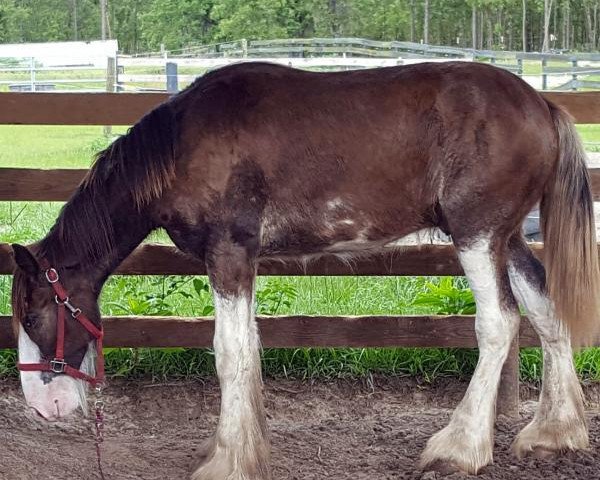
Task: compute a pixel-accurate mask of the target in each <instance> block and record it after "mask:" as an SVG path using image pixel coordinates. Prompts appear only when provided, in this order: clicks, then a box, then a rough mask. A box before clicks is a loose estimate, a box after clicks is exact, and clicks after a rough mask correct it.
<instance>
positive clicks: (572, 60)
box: [571, 58, 577, 92]
mask: <svg viewBox="0 0 600 480" xmlns="http://www.w3.org/2000/svg"><path fill="white" fill-rule="evenodd" d="M571 67H572V68H573V71H572V72H571V74H572V78H573V86H572V87H571V90H573V91H574V92H576V91H577V73H576V72H577V70H576V69H577V59H576V58H572V59H571Z"/></svg>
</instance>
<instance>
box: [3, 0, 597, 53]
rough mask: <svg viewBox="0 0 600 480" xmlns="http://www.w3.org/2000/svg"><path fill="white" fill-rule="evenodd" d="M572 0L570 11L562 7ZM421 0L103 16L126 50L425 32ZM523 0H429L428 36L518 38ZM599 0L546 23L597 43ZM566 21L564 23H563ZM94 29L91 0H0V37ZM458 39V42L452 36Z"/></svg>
mask: <svg viewBox="0 0 600 480" xmlns="http://www.w3.org/2000/svg"><path fill="white" fill-rule="evenodd" d="M566 3H569V6H570V9H569V14H568V16H567V14H566V8H565V5H566ZM424 4H425V2H424V0H328V1H322V0H119V1H110V2H109V3H108V5H109V12H108V13H109V26H110V33H111V35H112V37H113V38H117V39H118V41H119V47H120V49H121V51H123V52H125V53H132V52H143V51H149V50H153V51H156V50H158V49H159V47H160V45H161V44H163V45H165V46H166V48H167V49H180V48H183V47H185V46H187V45H190V44H198V43H204V44H207V43H215V42H219V41H230V40H238V39H240V38H247V39H273V38H289V37H295V38H297V37H311V36H326V37H340V36H347V37H365V38H372V39H376V40H411V41H416V42H418V41H420V40H421V39H423V34H424V25H425V11H424ZM522 5H523V3H522V0H429V42H430V43H434V44H446V45H456V44H457V43H458V45H460V46H463V47H466V46H467V47H468V46H471V45H472V44H473V42H472V37H473V32H472V23H471V22H472V14H473V8H475V10H476V24H477V25H476V40H477V42H476V43H477V44H478V46H479V47H481V48H488V49H491V48H499V49H512V50H520V49H521V48H522V45H521V41H522V40H521V39H522V32H521V24H522V16H523V13H522ZM597 5H598V0H585V1H580V2H577V1H574V0H570V1H569V0H562V1H560V0H556V1H554V8H553V10H552V22H551V26H550V28H551V32H552V33H554V34H555V35H557V37H558V42H557V44H556V45H554V46H556V47H559V46H563V45H564V44H565V40H564V39H563V32H564V31H566V30H567V26H568V30H569V31H570V32H571V36H572V43H570V46H571V48H572V47H573V46H575V47H577V48H584V49H595V48H597V46H598V38H597V37H598V31H597V29H596V28H595V27H594V26H593V25H594V23H593V20H592V19H593V18H595V14H594V13H593V12H594V9H595V8H596V6H597ZM543 17H544V1H543V0H528V1H527V2H526V33H527V37H528V43H529V45H528V47H529V49H537V50H539V49H540V48H541V44H542V36H541V33H540V25H541V24H542V22H543ZM567 24H568V25H567ZM99 36H100V7H99V2H98V1H97V0H0V42H33V41H58V40H74V39H79V40H91V39H97V38H98V37H99ZM457 40H458V42H457Z"/></svg>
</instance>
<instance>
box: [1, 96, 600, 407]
mask: <svg viewBox="0 0 600 480" xmlns="http://www.w3.org/2000/svg"><path fill="white" fill-rule="evenodd" d="M544 95H545V96H546V97H547V98H548V99H550V100H552V101H553V102H555V103H557V104H560V105H562V106H564V107H565V108H566V109H567V110H568V111H569V112H570V113H571V115H573V117H574V118H575V120H576V122H577V123H600V92H585V93H567V92H560V93H558V92H552V93H549V92H548V93H544ZM167 98H168V96H167V95H166V94H110V93H99V94H77V93H67V94H46V93H37V94H30V93H2V94H0V124H22V125H36V124H37V125H130V124H132V123H134V122H136V121H137V120H138V119H139V118H140V117H141V116H142V115H143V114H144V113H146V112H147V111H149V110H150V109H151V108H153V107H154V106H156V105H157V104H159V103H161V102H163V101H165V100H166V99H167ZM85 172H86V170H81V169H72V170H70V169H56V170H41V169H22V168H0V201H64V200H66V199H67V198H68V197H69V195H70V194H71V193H72V191H73V190H74V188H76V186H77V185H78V183H79V182H80V181H81V179H82V178H83V176H84V175H85ZM591 177H592V183H593V189H594V198H595V199H597V200H600V169H592V170H591ZM533 248H534V251H535V253H536V255H538V256H542V255H543V246H542V245H538V244H536V245H534V246H533ZM12 270H13V263H12V259H11V255H10V247H9V246H8V245H6V244H0V274H10V273H11V272H12ZM116 273H119V274H127V275H150V274H153V275H154V274H156V275H163V274H179V275H201V274H205V269H204V265H202V264H201V263H200V262H198V261H195V260H193V259H190V258H189V257H186V256H184V255H183V254H181V253H180V252H178V251H176V249H175V248H174V247H171V246H167V245H152V244H144V245H142V246H140V247H139V248H137V249H136V250H135V251H134V252H133V254H132V255H131V256H130V257H129V258H128V259H127V260H125V262H123V264H122V265H121V266H120V267H119V269H118V270H117V272H116ZM259 274H261V275H329V276H336V275H461V274H462V269H461V268H460V265H459V263H458V261H457V258H456V254H455V251H454V248H453V247H452V246H451V245H422V246H409V247H402V248H399V249H390V250H389V251H387V252H385V253H383V254H380V255H377V256H373V257H371V258H366V259H360V260H357V261H355V262H354V263H351V264H347V263H344V262H341V261H339V260H338V259H337V258H335V257H332V256H324V257H321V258H320V259H318V260H315V261H312V262H309V263H307V264H302V263H295V262H288V263H284V264H282V263H279V262H263V263H261V265H260V267H259ZM104 321H105V325H106V335H107V338H106V340H107V345H108V346H127V347H142V346H146V347H174V346H180V347H181V346H183V347H207V346H210V345H211V343H212V333H213V329H214V322H213V320H212V319H211V318H178V317H160V318H158V317H108V318H105V320H104ZM259 327H260V330H261V334H262V340H263V344H264V345H265V346H267V347H301V346H322V347H326V346H327V347H341V346H346V347H374V346H379V347H386V346H387V347H391V346H404V347H475V346H476V336H475V332H474V319H473V317H471V316H444V317H436V316H361V317H347V316H319V317H311V316H285V317H263V318H260V319H259ZM538 344H539V340H538V338H537V336H536V334H535V333H534V331H533V330H532V328H531V326H530V325H529V323H528V322H527V321H523V322H522V324H521V331H520V335H519V338H518V339H516V340H515V342H514V344H513V351H512V353H511V355H510V356H509V359H508V361H507V364H506V366H505V369H504V371H503V380H502V387H501V394H500V396H499V410H500V411H503V412H505V413H515V412H516V409H517V406H518V350H517V349H518V346H533V345H538ZM14 346H15V342H14V338H13V336H12V330H11V326H10V319H9V317H0V348H12V347H14Z"/></svg>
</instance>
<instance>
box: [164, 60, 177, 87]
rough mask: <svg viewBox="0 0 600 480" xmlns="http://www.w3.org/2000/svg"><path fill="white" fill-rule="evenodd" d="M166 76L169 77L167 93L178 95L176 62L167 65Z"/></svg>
mask: <svg viewBox="0 0 600 480" xmlns="http://www.w3.org/2000/svg"><path fill="white" fill-rule="evenodd" d="M165 74H166V76H167V93H177V92H178V91H179V85H178V82H177V64H176V63H175V62H167V63H166V64H165Z"/></svg>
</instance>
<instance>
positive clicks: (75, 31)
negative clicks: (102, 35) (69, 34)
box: [71, 0, 79, 41]
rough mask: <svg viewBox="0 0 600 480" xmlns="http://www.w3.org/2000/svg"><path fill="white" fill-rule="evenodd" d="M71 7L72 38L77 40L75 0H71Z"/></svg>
mask: <svg viewBox="0 0 600 480" xmlns="http://www.w3.org/2000/svg"><path fill="white" fill-rule="evenodd" d="M71 5H72V8H73V40H74V41H77V40H79V28H78V26H77V0H71Z"/></svg>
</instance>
